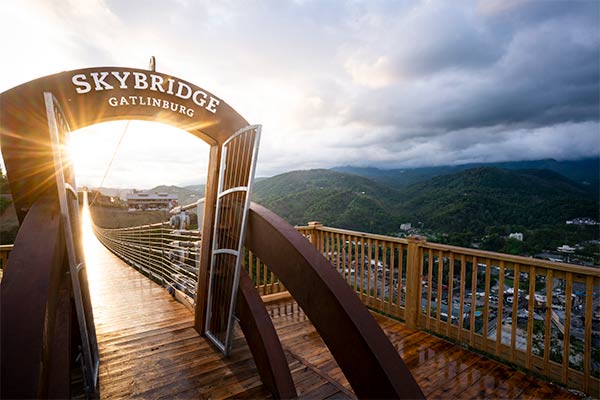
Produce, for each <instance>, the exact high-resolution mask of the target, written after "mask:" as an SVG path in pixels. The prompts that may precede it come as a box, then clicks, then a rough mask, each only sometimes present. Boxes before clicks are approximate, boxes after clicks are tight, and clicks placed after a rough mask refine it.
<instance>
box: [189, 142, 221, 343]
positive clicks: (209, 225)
mask: <svg viewBox="0 0 600 400" xmlns="http://www.w3.org/2000/svg"><path fill="white" fill-rule="evenodd" d="M220 160H221V146H219V145H215V146H211V148H210V157H209V160H208V176H207V178H206V191H205V194H204V219H203V221H202V228H201V230H202V237H201V240H202V241H201V244H200V265H199V266H198V287H197V290H196V311H195V313H194V328H195V329H196V331H198V333H200V334H204V326H205V320H206V303H207V300H208V277H209V275H208V274H209V270H210V254H211V249H212V239H213V237H212V236H213V225H214V220H215V213H216V208H215V207H216V204H217V191H218V184H219V165H220ZM199 229H200V227H199Z"/></svg>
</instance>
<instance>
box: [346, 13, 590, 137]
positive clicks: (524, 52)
mask: <svg viewBox="0 0 600 400" xmlns="http://www.w3.org/2000/svg"><path fill="white" fill-rule="evenodd" d="M549 3H550V4H549ZM599 4H600V3H597V2H590V3H582V4H580V3H572V2H571V3H569V7H566V6H565V5H564V4H561V3H553V2H541V1H538V2H532V3H523V4H522V5H521V4H519V3H518V4H517V5H513V6H512V8H510V10H508V11H503V10H496V11H495V13H496V14H493V15H481V11H479V12H476V11H473V10H469V9H468V7H465V8H462V9H460V8H451V10H450V12H449V14H447V13H446V12H442V11H440V10H435V11H434V12H430V13H427V15H426V17H422V16H419V17H418V18H416V19H417V20H421V19H425V20H427V21H428V24H427V25H422V24H417V25H414V19H413V20H411V21H409V22H408V23H407V25H408V26H413V25H414V28H415V29H416V30H415V31H413V32H411V34H410V35H409V36H410V37H411V39H412V38H417V37H425V39H423V40H419V41H416V44H413V43H412V42H411V43H410V44H409V45H408V47H404V46H402V40H401V36H399V37H396V39H398V42H399V44H398V48H397V49H396V50H397V52H396V54H392V55H388V57H389V58H393V59H395V60H400V61H401V62H396V63H395V64H394V63H393V64H392V66H391V69H392V72H391V74H392V76H393V77H394V78H395V79H392V82H390V83H389V84H388V85H386V87H384V88H382V89H378V90H368V91H365V96H367V95H368V96H370V99H371V100H370V105H369V106H368V107H365V106H364V104H360V105H355V106H354V107H353V111H352V114H351V115H350V117H349V118H350V119H352V118H354V117H356V118H358V119H361V120H365V121H368V122H369V123H372V124H376V125H377V124H380V125H389V124H393V125H396V126H399V127H406V128H408V127H410V126H413V127H414V126H419V127H425V128H430V129H435V128H441V129H443V130H448V131H451V130H459V129H465V128H469V127H482V126H495V125H505V126H506V125H516V126H526V127H534V126H548V125H552V124H556V123H563V122H582V121H597V120H598V105H599V93H600V85H599V81H600V75H599V60H600V40H599V20H598V7H599ZM546 7H547V8H549V10H547V9H546ZM444 11H447V10H444ZM492 11H493V10H489V11H488V12H492ZM519 11H523V13H520V12H519ZM593 11H595V12H593ZM457 14H458V16H457ZM498 14H500V15H498ZM468 15H470V16H468ZM514 15H518V16H519V18H517V19H516V20H513V19H510V18H509V17H511V16H514ZM461 16H462V17H461ZM507 19H508V20H510V21H511V24H510V27H511V30H510V31H509V32H507V31H506V26H504V25H502V26H499V22H498V21H499V20H507ZM436 21H437V23H436ZM430 26H434V28H433V33H432V30H431V28H430ZM439 26H444V27H443V28H439ZM428 44H429V45H428ZM420 46H422V47H423V51H421V52H416V50H415V48H417V47H420ZM371 51H372V50H371ZM388 54H389V53H388ZM400 64H402V65H400ZM370 72H372V73H377V72H379V71H377V69H376V68H373V69H372V71H370ZM388 73H390V72H389V71H388ZM407 75H408V77H409V78H410V79H406V78H405V77H406V76H407ZM406 124H409V125H408V126H406ZM403 125H404V126H403Z"/></svg>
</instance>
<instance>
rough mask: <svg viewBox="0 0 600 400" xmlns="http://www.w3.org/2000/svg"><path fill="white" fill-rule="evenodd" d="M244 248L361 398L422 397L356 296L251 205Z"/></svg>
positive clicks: (308, 248) (276, 220)
mask: <svg viewBox="0 0 600 400" xmlns="http://www.w3.org/2000/svg"><path fill="white" fill-rule="evenodd" d="M246 246H247V247H248V248H249V249H251V250H252V251H253V252H254V253H255V254H256V255H257V256H258V257H259V258H260V259H261V260H262V261H264V262H265V264H266V265H268V266H269V269H270V270H271V271H273V273H274V274H275V275H277V277H278V278H279V279H280V280H281V282H282V283H283V284H284V285H285V287H286V288H287V289H288V290H289V292H290V293H291V294H292V296H293V297H294V299H295V300H296V301H297V302H298V304H299V305H300V307H302V309H303V310H304V312H305V313H306V315H307V316H308V318H309V319H310V321H311V322H312V324H313V325H314V326H315V328H316V330H317V332H319V334H320V335H321V337H322V338H323V340H324V342H325V344H326V345H327V347H329V350H330V351H331V353H332V355H333V357H334V358H335V359H336V361H337V362H338V364H339V366H340V368H341V369H342V371H343V372H344V375H345V376H346V378H347V379H348V382H350V385H351V386H352V389H354V392H355V393H356V395H357V396H358V397H359V398H402V399H418V398H425V396H424V395H423V392H422V391H421V389H420V388H419V385H418V384H417V382H416V381H415V379H414V377H413V376H412V374H411V373H410V371H409V369H408V368H407V367H406V365H405V364H404V362H403V361H402V359H401V358H400V356H399V355H398V352H397V351H396V349H395V348H394V346H393V345H392V344H391V343H390V341H389V340H388V338H387V337H386V336H385V333H384V332H383V331H382V329H381V327H380V326H379V325H378V324H377V322H376V321H375V319H374V318H373V317H372V316H371V314H370V313H369V311H368V310H367V308H366V307H365V306H364V305H363V304H362V303H361V301H360V299H359V298H358V296H356V294H355V293H354V292H353V291H352V289H351V288H350V287H349V286H348V284H347V283H346V282H345V281H344V280H343V279H342V278H341V277H340V276H339V274H338V273H337V272H336V271H335V270H334V269H333V268H332V267H331V264H329V262H328V261H327V260H326V259H325V258H324V257H323V255H322V254H321V253H319V251H318V250H317V249H316V248H315V247H314V246H313V245H311V244H310V243H309V242H308V241H307V240H306V239H305V238H304V237H303V236H302V235H300V234H299V233H298V232H297V231H296V230H295V229H294V228H293V227H292V226H291V225H290V224H288V223H287V222H285V221H284V220H283V219H282V218H281V217H279V216H277V215H276V214H274V213H273V212H271V211H269V210H267V209H266V208H264V207H261V206H259V205H257V204H252V206H251V208H250V215H249V219H248V231H247V234H246Z"/></svg>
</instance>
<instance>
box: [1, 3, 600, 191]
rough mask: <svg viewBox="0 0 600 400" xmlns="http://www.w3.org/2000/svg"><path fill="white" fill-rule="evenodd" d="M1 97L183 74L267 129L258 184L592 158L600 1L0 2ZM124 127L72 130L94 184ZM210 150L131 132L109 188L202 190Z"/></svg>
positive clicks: (172, 133) (159, 133) (598, 136)
mask: <svg viewBox="0 0 600 400" xmlns="http://www.w3.org/2000/svg"><path fill="white" fill-rule="evenodd" d="M1 7H2V11H1V12H0V34H2V37H3V40H2V41H0V54H1V55H2V66H1V67H0V68H1V69H2V74H0V91H4V90H7V89H9V88H11V87H13V86H16V85H18V84H20V83H23V82H26V81H28V80H31V79H34V78H37V77H40V76H44V75H48V74H52V73H55V72H59V71H63V70H70V69H77V68H83V67H93V66H126V67H138V68H147V66H148V60H149V57H150V56H151V55H154V56H156V58H157V70H158V71H160V72H165V73H168V74H172V75H174V76H178V77H181V78H183V79H185V80H188V81H191V82H193V83H195V84H197V85H198V86H200V87H203V88H205V89H207V90H209V91H211V92H213V93H215V94H216V95H217V96H219V97H221V98H222V99H224V100H225V101H227V102H228V103H229V104H230V105H231V106H233V107H234V108H235V109H236V110H237V111H238V112H239V113H240V114H242V115H243V116H244V117H245V118H246V119H247V120H248V121H250V122H251V123H260V124H262V125H263V137H262V143H261V151H260V157H259V164H258V170H257V175H258V176H271V175H274V174H278V173H281V172H285V171H289V170H294V169H309V168H328V167H332V166H337V165H356V166H375V167H380V168H398V167H414V166H428V165H443V164H460V163H467V162H479V161H507V160H530V159H539V158H555V159H561V160H562V159H576V158H581V157H589V156H598V155H599V154H600V125H599V119H600V116H599V106H600V101H599V93H600V83H599V82H600V50H599V49H600V2H599V1H596V0H593V1H565V2H562V1H543V0H537V1H511V0H498V1H493V0H490V1H479V2H477V1H464V2H460V1H389V2H386V1H364V2H363V1H348V2H342V1H311V0H300V1H289V2H284V1H279V0H273V1H193V0H177V1H165V0H137V1H136V0H128V1H117V0H70V1H69V0H56V1H42V0H40V1H29V0H20V1H6V2H3V4H2V6H1ZM124 129H125V122H122V121H121V122H114V123H108V124H104V125H96V126H94V127H91V128H88V129H86V130H85V131H79V132H76V133H74V134H73V146H74V148H75V149H77V156H76V157H75V159H76V163H77V168H78V179H79V183H80V184H88V185H91V186H96V185H98V184H99V183H100V181H101V179H102V176H103V174H104V171H105V170H106V166H107V165H108V163H109V162H110V159H111V157H112V155H113V153H114V149H115V147H116V146H117V143H118V142H119V140H120V138H121V135H122V133H123V131H124ZM207 149H208V148H207V146H206V145H204V144H203V143H202V142H200V141H199V140H196V139H194V138H192V137H191V136H190V135H188V134H186V133H184V132H181V131H178V130H176V129H172V128H168V127H166V126H163V125H159V124H151V123H142V122H139V121H134V122H132V123H131V124H130V125H129V126H128V128H127V130H126V133H125V135H124V136H123V138H122V142H121V146H120V147H119V149H118V151H117V152H116V154H115V159H114V162H113V164H112V167H111V169H110V171H109V174H108V176H107V178H106V181H105V183H104V186H120V187H131V186H135V187H151V186H153V185H156V184H160V183H169V184H191V183H196V182H200V181H203V180H204V176H205V171H206V169H205V168H206V159H207Z"/></svg>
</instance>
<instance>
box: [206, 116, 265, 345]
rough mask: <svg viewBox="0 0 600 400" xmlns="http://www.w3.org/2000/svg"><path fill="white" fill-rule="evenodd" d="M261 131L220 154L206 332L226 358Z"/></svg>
mask: <svg viewBox="0 0 600 400" xmlns="http://www.w3.org/2000/svg"><path fill="white" fill-rule="evenodd" d="M260 131H261V126H260V125H251V126H247V127H245V128H242V129H240V130H239V131H237V132H236V133H235V134H233V135H232V136H231V137H230V138H229V139H227V141H226V142H225V143H224V144H223V149H222V152H221V167H220V171H219V187H218V192H217V205H216V214H215V226H214V232H213V245H212V252H211V264H210V275H209V276H210V279H209V285H208V302H207V310H206V311H207V316H206V326H205V328H206V329H205V330H206V336H207V337H208V338H209V339H210V340H211V341H212V342H214V343H215V345H216V346H217V347H218V348H219V349H220V350H221V351H222V352H223V353H224V354H225V355H229V353H230V351H231V333H232V330H233V312H234V308H235V301H236V295H237V287H238V284H239V279H240V269H241V259H240V257H243V256H244V253H243V250H244V236H245V234H246V219H247V216H248V208H249V206H250V197H251V195H252V184H253V182H254V171H255V169H256V159H257V156H258V146H259V142H260Z"/></svg>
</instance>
